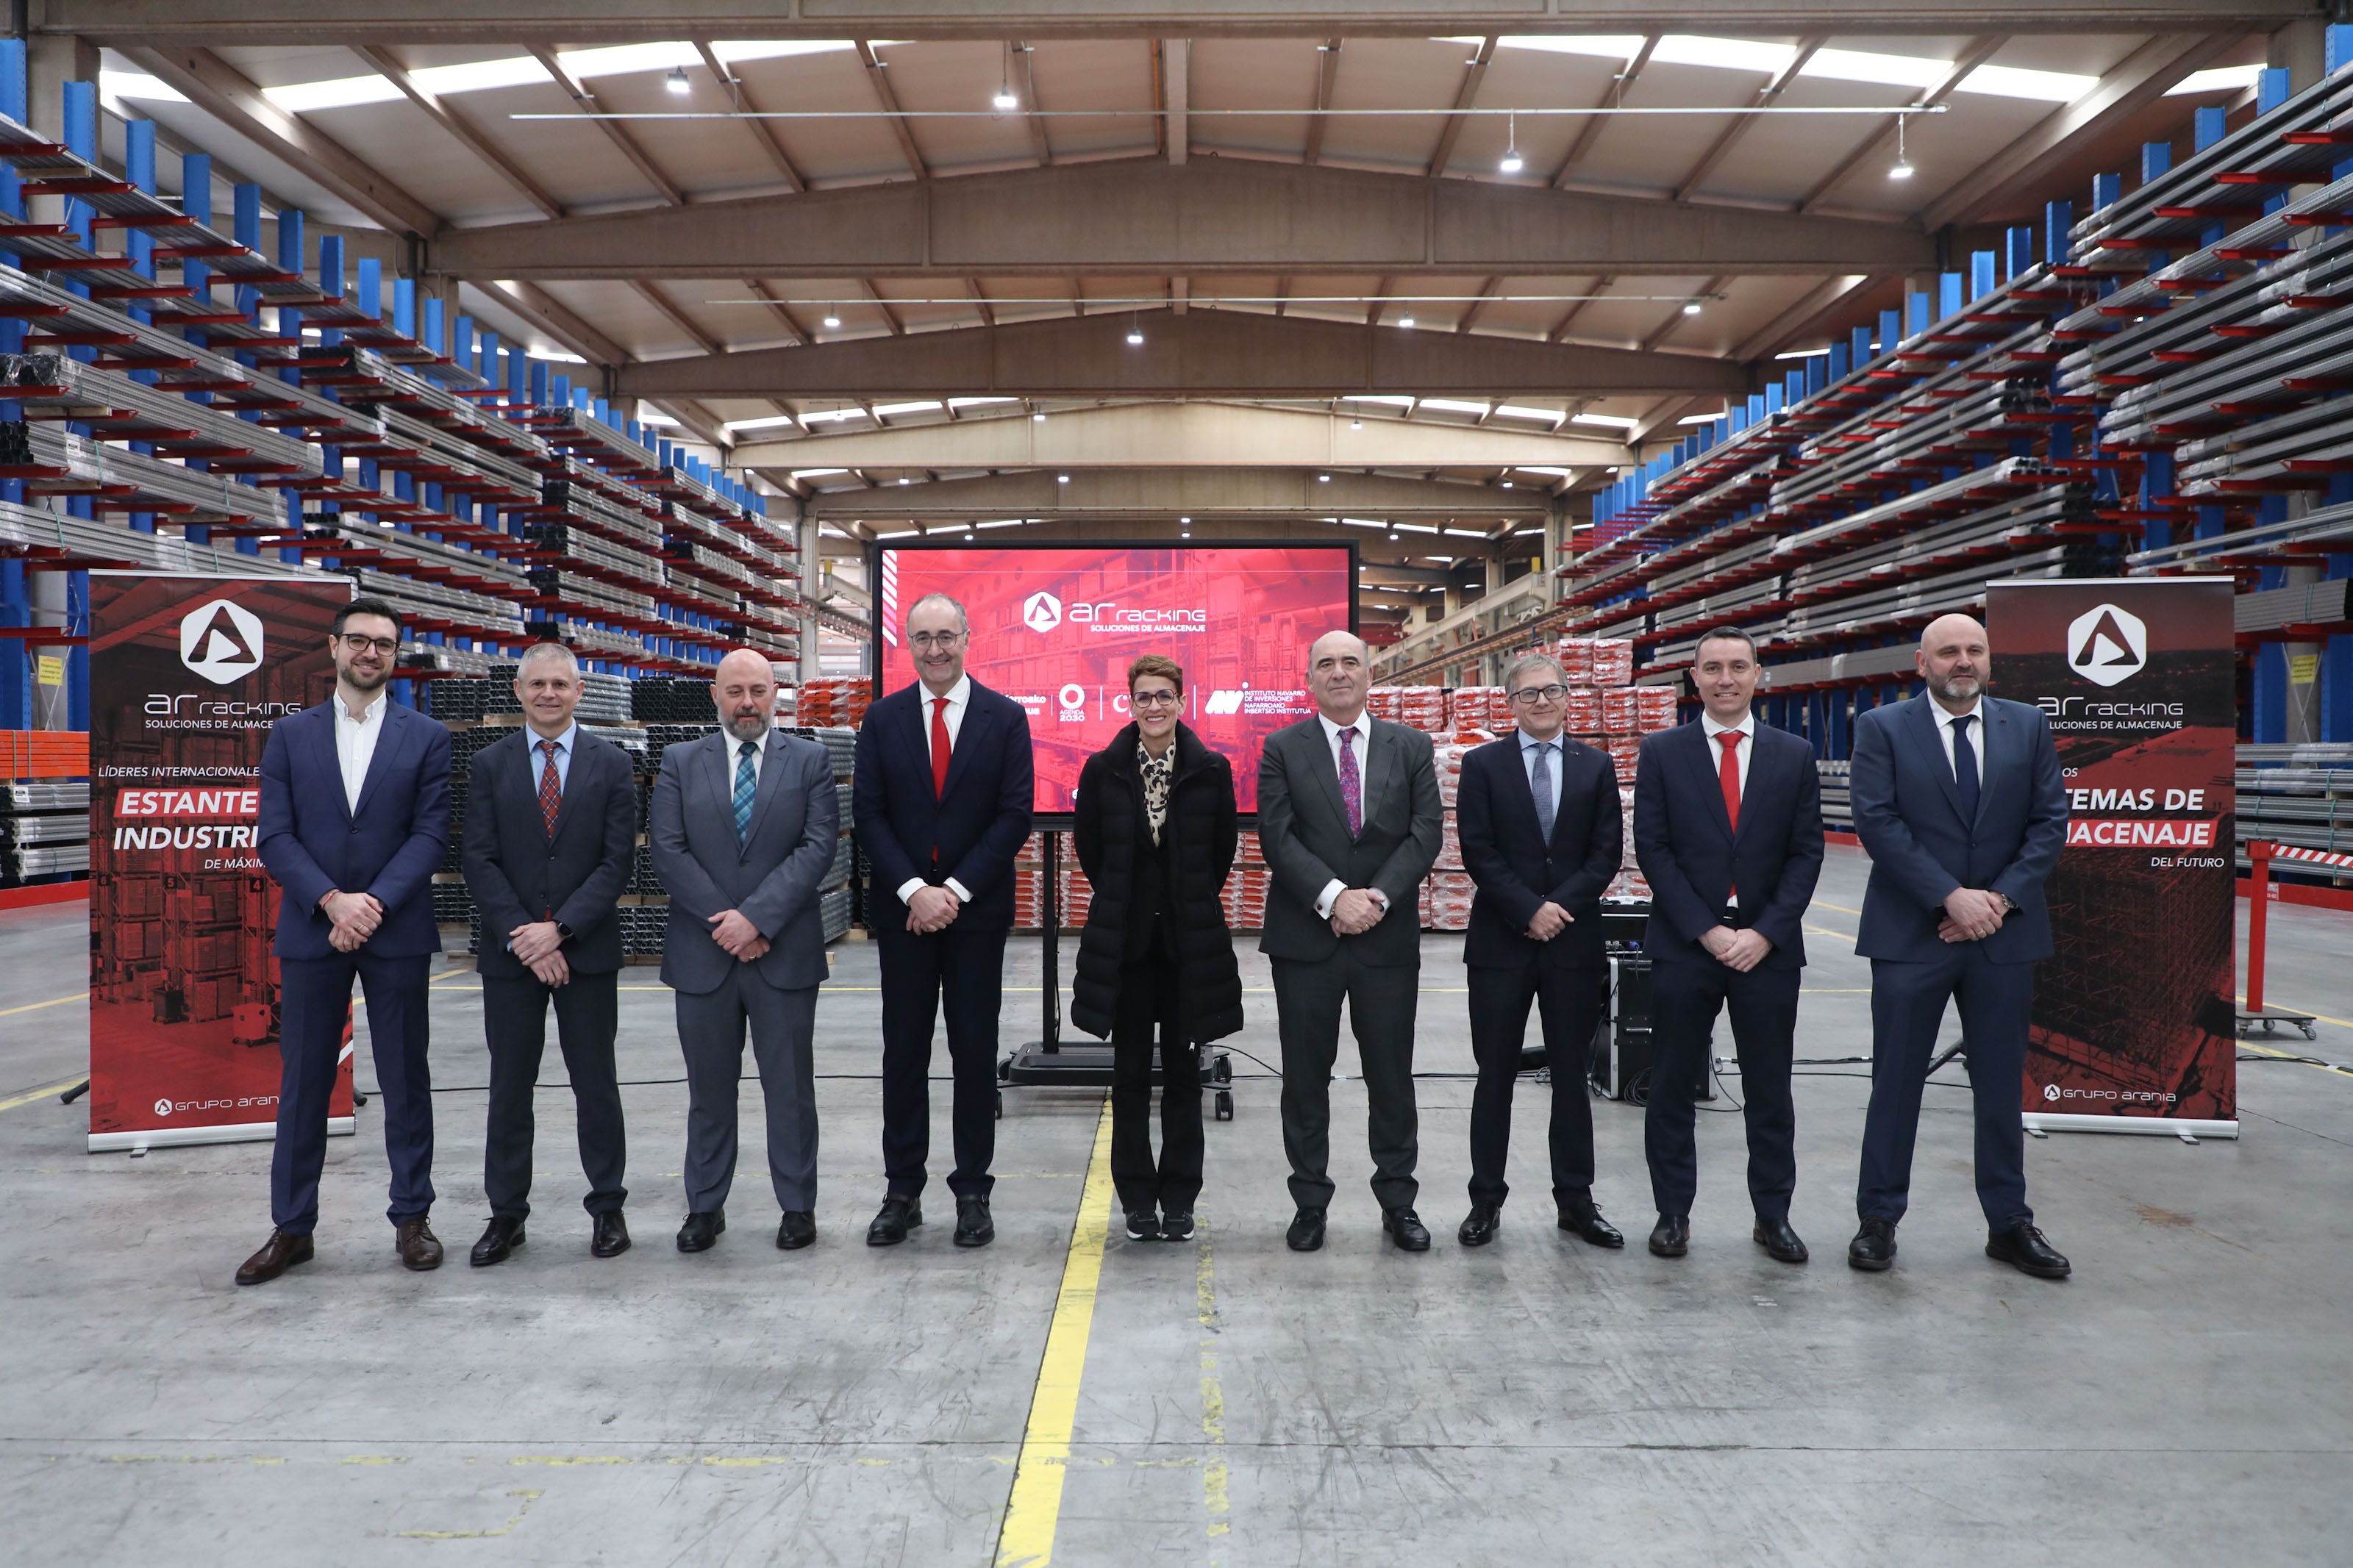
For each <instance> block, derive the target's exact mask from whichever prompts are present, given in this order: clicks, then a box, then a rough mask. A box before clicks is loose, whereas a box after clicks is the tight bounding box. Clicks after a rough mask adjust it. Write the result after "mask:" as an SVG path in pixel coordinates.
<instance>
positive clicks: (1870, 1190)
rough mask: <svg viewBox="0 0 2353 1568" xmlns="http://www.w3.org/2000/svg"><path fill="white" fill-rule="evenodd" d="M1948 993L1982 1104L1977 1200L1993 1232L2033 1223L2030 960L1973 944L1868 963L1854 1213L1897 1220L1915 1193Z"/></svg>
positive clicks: (1971, 1084) (1974, 1089)
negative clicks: (1930, 955) (1864, 1087)
mask: <svg viewBox="0 0 2353 1568" xmlns="http://www.w3.org/2000/svg"><path fill="white" fill-rule="evenodd" d="M1947 1000H1950V1001H1954V1002H1957V1003H1958V1004H1959V1005H1960V1011H1961V1037H1962V1038H1963V1039H1965V1040H1967V1041H1968V1058H1967V1060H1968V1068H1969V1093H1970V1095H1971V1097H1972V1098H1973V1099H1974V1100H1975V1101H1976V1110H1977V1176H1978V1205H1979V1206H1981V1207H1982V1208H1983V1209H1984V1210H1985V1217H1986V1225H1987V1226H1988V1227H1989V1228H1990V1229H1992V1230H1996V1231H2002V1230H2008V1229H2009V1228H2010V1226H2015V1225H2021V1224H2027V1223H2031V1221H2032V1220H2033V1218H2034V1211H2033V1210H2032V1209H2031V1208H2029V1207H2027V1206H2026V1124H2025V1113H2024V1111H2023V1110H2022V1109H2021V1107H2022V1106H2023V1105H2024V1103H2025V1084H2026V1026H2027V1022H2028V1020H2029V1018H2030V1016H2031V1015H2032V1013H2033V1011H2034V966H2033V965H2032V964H2031V963H1992V962H1991V961H1989V959H1988V958H1987V957H1986V955H1985V950H1984V949H1983V948H1981V947H1980V946H1978V944H1977V943H1976V942H1954V943H1952V944H1951V946H1950V949H1949V950H1948V951H1947V952H1945V953H1944V954H1943V955H1941V956H1940V957H1938V958H1937V959H1936V960H1934V961H1932V962H1930V963H1902V962H1898V961H1896V960H1894V959H1885V958H1874V959H1873V960H1872V961H1871V1109H1870V1110H1868V1111H1866V1112H1864V1114H1863V1121H1862V1175H1861V1178H1860V1180H1859V1181H1858V1182H1857V1184H1856V1188H1855V1199H1854V1207H1855V1213H1856V1214H1857V1215H1861V1216H1862V1218H1864V1219H1872V1218H1880V1219H1885V1220H1890V1221H1894V1220H1900V1219H1902V1218H1903V1217H1904V1211H1905V1207H1906V1205H1908V1203H1909V1201H1910V1197H1911V1192H1912V1145H1913V1141H1914V1139H1915V1137H1916V1136H1917V1135H1918V1133H1919V1131H1920V1097H1921V1093H1922V1091H1923V1089H1926V1085H1927V1079H1928V1061H1929V1058H1930V1057H1931V1056H1932V1055H1933V1054H1934V1053H1935V1051H1936V1031H1937V1029H1938V1027H1939V1026H1941V1025H1942V1024H1943V1023H1944V1018H1945V1004H1946V1002H1947Z"/></svg>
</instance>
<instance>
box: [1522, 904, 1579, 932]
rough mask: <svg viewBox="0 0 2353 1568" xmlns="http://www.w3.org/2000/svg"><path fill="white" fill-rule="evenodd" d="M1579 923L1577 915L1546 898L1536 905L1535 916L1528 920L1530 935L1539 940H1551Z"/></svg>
mask: <svg viewBox="0 0 2353 1568" xmlns="http://www.w3.org/2000/svg"><path fill="white" fill-rule="evenodd" d="M1576 923H1577V917H1576V916H1575V915H1573V914H1570V913H1569V912H1568V911H1567V910H1565V909H1562V908H1561V907H1560V906H1559V905H1558V904H1556V903H1554V902H1553V901H1552V900H1550V899H1546V900H1545V901H1544V902H1543V903H1540V904H1538V905H1537V906H1536V913H1535V919H1534V920H1532V921H1528V935H1530V936H1532V937H1534V938H1535V940H1536V941H1538V942H1550V941H1551V940H1552V939H1553V938H1555V937H1556V936H1558V935H1559V934H1560V933H1561V932H1563V931H1567V929H1568V928H1569V927H1571V926H1573V925H1575V924H1576Z"/></svg>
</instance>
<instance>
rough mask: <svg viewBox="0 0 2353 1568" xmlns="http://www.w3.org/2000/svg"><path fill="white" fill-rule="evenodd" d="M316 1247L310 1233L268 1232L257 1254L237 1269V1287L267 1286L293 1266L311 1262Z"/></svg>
mask: <svg viewBox="0 0 2353 1568" xmlns="http://www.w3.org/2000/svg"><path fill="white" fill-rule="evenodd" d="M315 1246H316V1244H315V1243H313V1242H312V1241H311V1233H310V1232H309V1231H304V1232H303V1233H302V1234H301V1235H300V1236H293V1235H290V1234H289V1233H288V1232H286V1231H282V1230H273V1231H271V1232H270V1233H269V1240H268V1241H265V1242H263V1243H262V1244H261V1250H260V1251H259V1252H257V1253H255V1254H254V1255H253V1256H252V1257H250V1258H247V1259H246V1260H245V1261H244V1262H243V1263H240V1264H238V1265H237V1283H238V1284H240V1285H267V1284H268V1283H269V1281H271V1280H272V1279H277V1278H278V1277H279V1276H280V1274H283V1273H285V1272H286V1271H287V1270H288V1269H289V1268H293V1267H294V1266H295V1265H296V1264H298V1263H308V1262H310V1261H311V1257H312V1255H313V1252H314V1250H315Z"/></svg>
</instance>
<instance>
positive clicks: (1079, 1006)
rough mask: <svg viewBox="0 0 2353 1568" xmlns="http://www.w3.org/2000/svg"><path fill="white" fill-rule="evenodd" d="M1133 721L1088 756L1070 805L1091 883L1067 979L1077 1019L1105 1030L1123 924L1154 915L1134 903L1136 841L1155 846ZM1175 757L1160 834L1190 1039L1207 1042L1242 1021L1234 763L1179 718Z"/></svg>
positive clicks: (1090, 1029) (1122, 948)
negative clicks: (1233, 918) (1228, 905)
mask: <svg viewBox="0 0 2353 1568" xmlns="http://www.w3.org/2000/svg"><path fill="white" fill-rule="evenodd" d="M1135 749H1136V734H1135V726H1134V725H1133V724H1130V725H1129V726H1128V727H1127V728H1126V729H1124V730H1122V731H1120V732H1119V734H1118V735H1117V736H1115V737H1114V738H1113V741H1112V743H1111V744H1110V745H1108V746H1106V747H1104V748H1103V750H1102V751H1100V752H1096V753H1095V754H1094V755H1093V756H1092V757H1089V758H1088V759H1087V765H1086V767H1085V768H1084V770H1082V772H1081V773H1080V774H1079V789H1078V798H1077V799H1076V800H1075V801H1074V802H1073V803H1072V808H1073V824H1072V829H1073V830H1072V833H1071V837H1072V838H1074V839H1075V840H1076V841H1077V845H1078V851H1079V865H1080V867H1081V868H1082V869H1084V870H1085V872H1086V874H1087V881H1088V882H1089V883H1090V884H1091V885H1092V887H1093V889H1094V900H1093V902H1092V904H1091V905H1089V906H1088V909H1087V923H1086V929H1085V930H1084V931H1082V932H1081V933H1080V935H1079V963H1078V973H1077V974H1076V975H1075V976H1074V977H1073V978H1072V980H1071V1022H1072V1023H1073V1024H1076V1025H1077V1026H1079V1027H1080V1028H1082V1029H1084V1030H1085V1031H1086V1032H1087V1033H1088V1034H1090V1035H1093V1036H1095V1037H1098V1038H1108V1037H1110V1035H1111V1031H1112V1023H1113V1020H1114V1019H1115V1018H1117V1017H1118V1016H1119V973H1120V967H1121V961H1122V959H1123V957H1124V955H1125V953H1126V952H1127V922H1128V921H1129V920H1130V919H1131V918H1136V919H1145V920H1148V919H1150V918H1151V911H1150V910H1139V909H1136V908H1135V907H1134V901H1133V893H1134V872H1135V856H1136V848H1137V846H1138V845H1139V844H1141V845H1143V846H1144V847H1146V848H1147V849H1148V848H1149V847H1151V844H1152V829H1151V828H1150V826H1147V825H1146V823H1145V816H1144V785H1143V784H1142V782H1141V781H1140V779H1139V778H1138V776H1137V769H1136V765H1135ZM1161 832H1162V835H1163V837H1164V838H1165V839H1166V845H1167V849H1168V864H1169V865H1170V866H1171V867H1172V868H1173V869H1174V872H1175V877H1176V889H1175V892H1176V897H1175V900H1174V902H1175V905H1176V930H1175V931H1171V932H1169V933H1168V934H1169V936H1170V938H1171V939H1172V943H1173V945H1174V947H1175V950H1176V978H1177V992H1178V994H1179V996H1180V997H1181V998H1182V1010H1181V1014H1180V1017H1181V1021H1182V1023H1183V1025H1184V1030H1185V1038H1186V1039H1187V1041H1189V1042H1190V1043H1192V1044H1195V1045H1202V1044H1206V1043H1207V1042H1208V1041H1210V1040H1220V1039H1223V1038H1225V1037H1227V1036H1228V1035H1231V1034H1235V1033H1238V1032H1239V1031H1240V1028H1241V1026H1242V981H1241V970H1240V965H1238V964H1237V963H1235V962H1234V942H1233V933H1232V932H1231V931H1229V930H1228V929H1227V928H1226V910H1225V905H1224V904H1223V903H1222V902H1221V901H1220V899H1219V895H1220V894H1221V893H1222V892H1223V891H1224V889H1225V885H1226V877H1227V875H1228V874H1229V872H1231V871H1232V870H1233V868H1234V850H1235V846H1236V830H1235V811H1234V771H1233V767H1232V765H1231V764H1230V763H1228V762H1227V761H1226V759H1225V758H1224V756H1222V755H1221V754H1219V752H1213V751H1211V750H1210V749H1209V748H1208V746H1206V745H1204V744H1202V743H1201V739H1200V737H1199V736H1198V735H1196V734H1194V733H1193V731H1190V730H1188V729H1187V728H1186V727H1185V726H1184V725H1182V724H1179V725H1177V726H1176V774H1175V777H1174V778H1173V779H1172V780H1171V781H1170V784H1169V790H1168V819H1167V821H1166V823H1165V824H1163V826H1162V828H1161Z"/></svg>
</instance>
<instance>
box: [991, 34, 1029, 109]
mask: <svg viewBox="0 0 2353 1568" xmlns="http://www.w3.org/2000/svg"><path fill="white" fill-rule="evenodd" d="M988 101H989V102H990V103H992V104H994V105H995V106H996V108H997V112H998V113H1000V114H1010V113H1012V112H1013V111H1014V110H1017V109H1018V108H1020V107H1021V100H1019V99H1018V98H1016V97H1014V96H1013V51H1012V49H1011V48H1010V47H1008V48H1007V50H1006V51H1005V58H1004V61H1003V63H1002V65H1001V66H1000V67H999V70H998V77H997V96H996V97H995V98H992V99H990V100H988Z"/></svg>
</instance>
